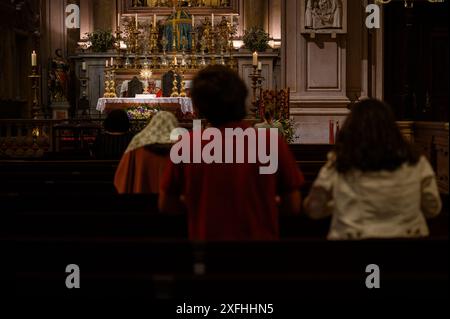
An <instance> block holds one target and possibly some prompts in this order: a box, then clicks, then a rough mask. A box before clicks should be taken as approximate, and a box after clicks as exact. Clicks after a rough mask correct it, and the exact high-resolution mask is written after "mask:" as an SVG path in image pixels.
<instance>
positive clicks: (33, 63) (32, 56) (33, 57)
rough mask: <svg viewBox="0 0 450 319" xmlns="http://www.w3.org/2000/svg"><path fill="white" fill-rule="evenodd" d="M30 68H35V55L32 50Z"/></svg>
mask: <svg viewBox="0 0 450 319" xmlns="http://www.w3.org/2000/svg"><path fill="white" fill-rule="evenodd" d="M31 66H37V54H36V51H34V50H33V53H31Z"/></svg>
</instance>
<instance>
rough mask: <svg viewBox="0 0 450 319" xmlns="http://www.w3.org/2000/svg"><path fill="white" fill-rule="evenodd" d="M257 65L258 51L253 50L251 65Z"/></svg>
mask: <svg viewBox="0 0 450 319" xmlns="http://www.w3.org/2000/svg"><path fill="white" fill-rule="evenodd" d="M257 65H258V52H256V51H255V52H253V66H257Z"/></svg>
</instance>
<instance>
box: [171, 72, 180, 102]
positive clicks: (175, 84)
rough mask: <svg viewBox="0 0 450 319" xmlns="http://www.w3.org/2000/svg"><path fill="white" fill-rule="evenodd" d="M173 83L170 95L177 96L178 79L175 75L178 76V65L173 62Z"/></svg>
mask: <svg viewBox="0 0 450 319" xmlns="http://www.w3.org/2000/svg"><path fill="white" fill-rule="evenodd" d="M172 71H173V83H172V85H173V86H172V94H171V95H170V97H179V96H180V94H179V93H178V80H177V76H178V65H177V64H174V65H173V69H172Z"/></svg>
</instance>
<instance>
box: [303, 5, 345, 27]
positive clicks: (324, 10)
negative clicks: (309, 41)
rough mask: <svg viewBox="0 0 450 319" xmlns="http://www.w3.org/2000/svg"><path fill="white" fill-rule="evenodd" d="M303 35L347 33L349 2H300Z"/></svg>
mask: <svg viewBox="0 0 450 319" xmlns="http://www.w3.org/2000/svg"><path fill="white" fill-rule="evenodd" d="M300 17H301V21H300V26H301V33H331V34H332V33H335V34H338V33H347V0H300Z"/></svg>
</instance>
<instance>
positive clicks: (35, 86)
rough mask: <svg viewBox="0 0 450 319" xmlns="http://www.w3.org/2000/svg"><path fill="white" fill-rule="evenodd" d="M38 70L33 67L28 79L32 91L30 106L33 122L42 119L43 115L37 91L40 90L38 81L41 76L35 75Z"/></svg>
mask: <svg viewBox="0 0 450 319" xmlns="http://www.w3.org/2000/svg"><path fill="white" fill-rule="evenodd" d="M37 72H38V68H37V66H33V67H32V70H31V75H29V76H28V78H29V79H30V80H31V89H32V90H33V101H32V106H31V111H32V115H33V118H34V119H35V120H37V119H40V118H43V117H44V115H43V113H42V109H41V104H40V102H39V100H40V98H39V90H40V83H39V82H40V79H41V76H40V75H39V74H37Z"/></svg>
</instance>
